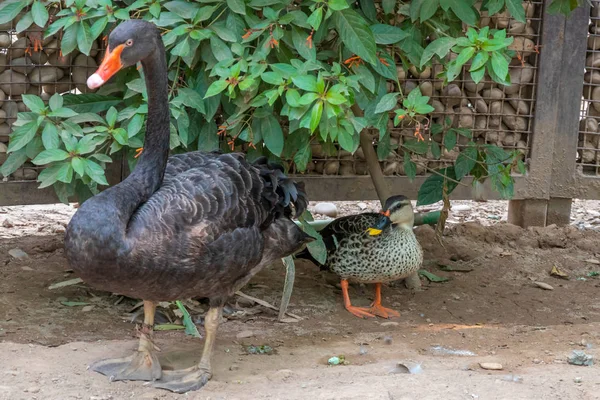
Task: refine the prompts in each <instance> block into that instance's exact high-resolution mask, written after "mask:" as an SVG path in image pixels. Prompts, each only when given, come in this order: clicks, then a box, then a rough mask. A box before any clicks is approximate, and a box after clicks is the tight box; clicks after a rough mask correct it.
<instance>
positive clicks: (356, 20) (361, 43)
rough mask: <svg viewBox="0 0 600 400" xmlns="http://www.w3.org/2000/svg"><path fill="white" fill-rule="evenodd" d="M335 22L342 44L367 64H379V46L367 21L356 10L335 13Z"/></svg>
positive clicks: (348, 9)
mask: <svg viewBox="0 0 600 400" xmlns="http://www.w3.org/2000/svg"><path fill="white" fill-rule="evenodd" d="M333 15H334V22H335V25H336V27H337V31H338V33H339V34H340V37H341V39H342V42H343V43H344V45H345V46H346V47H347V48H348V50H350V51H351V52H352V53H354V54H356V55H357V56H359V57H360V58H362V59H363V60H365V61H366V62H368V63H370V64H375V63H376V62H377V45H376V43H375V37H374V36H373V32H371V29H369V26H368V25H367V23H366V21H365V20H364V19H363V18H362V17H361V16H360V15H359V14H358V13H357V12H356V11H354V10H352V9H350V8H347V9H345V10H342V11H334V13H333Z"/></svg>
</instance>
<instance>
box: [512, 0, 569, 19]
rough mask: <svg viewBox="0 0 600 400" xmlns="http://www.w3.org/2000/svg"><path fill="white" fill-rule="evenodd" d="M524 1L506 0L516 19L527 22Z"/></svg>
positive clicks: (530, 5) (531, 5)
mask: <svg viewBox="0 0 600 400" xmlns="http://www.w3.org/2000/svg"><path fill="white" fill-rule="evenodd" d="M571 3H577V1H576V0H571ZM523 4H528V3H523V2H522V1H521V0H506V8H507V9H508V12H509V13H510V15H512V17H513V18H514V19H516V20H517V21H519V22H523V23H525V22H527V21H526V19H525V9H524V8H523ZM529 7H533V4H529Z"/></svg>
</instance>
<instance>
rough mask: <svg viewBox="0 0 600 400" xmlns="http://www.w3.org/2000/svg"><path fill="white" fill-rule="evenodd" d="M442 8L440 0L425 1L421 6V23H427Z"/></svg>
mask: <svg viewBox="0 0 600 400" xmlns="http://www.w3.org/2000/svg"><path fill="white" fill-rule="evenodd" d="M439 6H440V0H425V1H423V4H422V5H421V10H420V13H419V19H420V20H421V22H423V21H427V20H428V19H430V18H431V17H433V15H434V14H435V13H436V11H437V10H438V8H439Z"/></svg>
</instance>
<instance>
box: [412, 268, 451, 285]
mask: <svg viewBox="0 0 600 400" xmlns="http://www.w3.org/2000/svg"><path fill="white" fill-rule="evenodd" d="M419 275H421V276H424V277H425V278H427V280H428V281H429V282H446V281H448V280H449V279H448V278H444V277H440V276H437V275H435V274H432V273H431V272H429V271H426V270H424V269H420V270H419Z"/></svg>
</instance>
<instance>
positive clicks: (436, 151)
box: [431, 140, 442, 160]
mask: <svg viewBox="0 0 600 400" xmlns="http://www.w3.org/2000/svg"><path fill="white" fill-rule="evenodd" d="M431 155H432V156H433V158H435V159H436V160H439V159H440V157H441V156H442V149H441V148H440V145H439V144H438V143H437V142H436V141H435V140H432V141H431Z"/></svg>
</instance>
